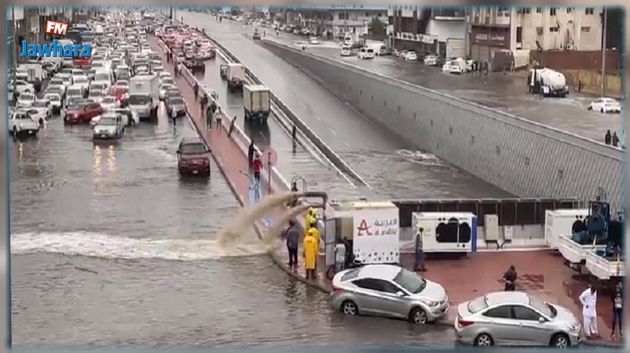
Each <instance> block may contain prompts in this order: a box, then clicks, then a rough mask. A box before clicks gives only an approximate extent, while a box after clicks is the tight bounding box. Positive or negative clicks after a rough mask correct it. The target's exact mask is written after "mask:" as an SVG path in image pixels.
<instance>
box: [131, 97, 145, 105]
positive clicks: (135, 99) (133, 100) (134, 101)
mask: <svg viewBox="0 0 630 353" xmlns="http://www.w3.org/2000/svg"><path fill="white" fill-rule="evenodd" d="M148 102H149V97H147V96H131V97H129V104H130V105H143V104H147V103H148Z"/></svg>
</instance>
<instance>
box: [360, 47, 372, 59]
mask: <svg viewBox="0 0 630 353" xmlns="http://www.w3.org/2000/svg"><path fill="white" fill-rule="evenodd" d="M357 57H358V58H359V59H374V49H372V48H366V47H363V48H361V49H359V52H358V53H357Z"/></svg>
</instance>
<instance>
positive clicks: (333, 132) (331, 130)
mask: <svg viewBox="0 0 630 353" xmlns="http://www.w3.org/2000/svg"><path fill="white" fill-rule="evenodd" d="M329 130H330V132H332V134H333V135H337V133H336V132H335V130H333V129H330V128H329Z"/></svg>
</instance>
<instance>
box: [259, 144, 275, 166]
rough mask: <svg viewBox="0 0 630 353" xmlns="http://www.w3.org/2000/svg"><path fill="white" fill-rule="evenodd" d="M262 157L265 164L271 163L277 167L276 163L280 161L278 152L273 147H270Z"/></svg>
mask: <svg viewBox="0 0 630 353" xmlns="http://www.w3.org/2000/svg"><path fill="white" fill-rule="evenodd" d="M261 157H262V158H261V159H262V162H263V165H264V166H268V165H269V164H271V166H272V167H275V166H276V163H278V152H276V150H274V149H273V148H271V147H268V148H267V149H266V150H265V151H264V152H263V153H262V156H261Z"/></svg>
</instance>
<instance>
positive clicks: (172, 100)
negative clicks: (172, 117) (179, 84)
mask: <svg viewBox="0 0 630 353" xmlns="http://www.w3.org/2000/svg"><path fill="white" fill-rule="evenodd" d="M168 104H184V100H183V99H182V98H181V97H170V98H169V99H168Z"/></svg>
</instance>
